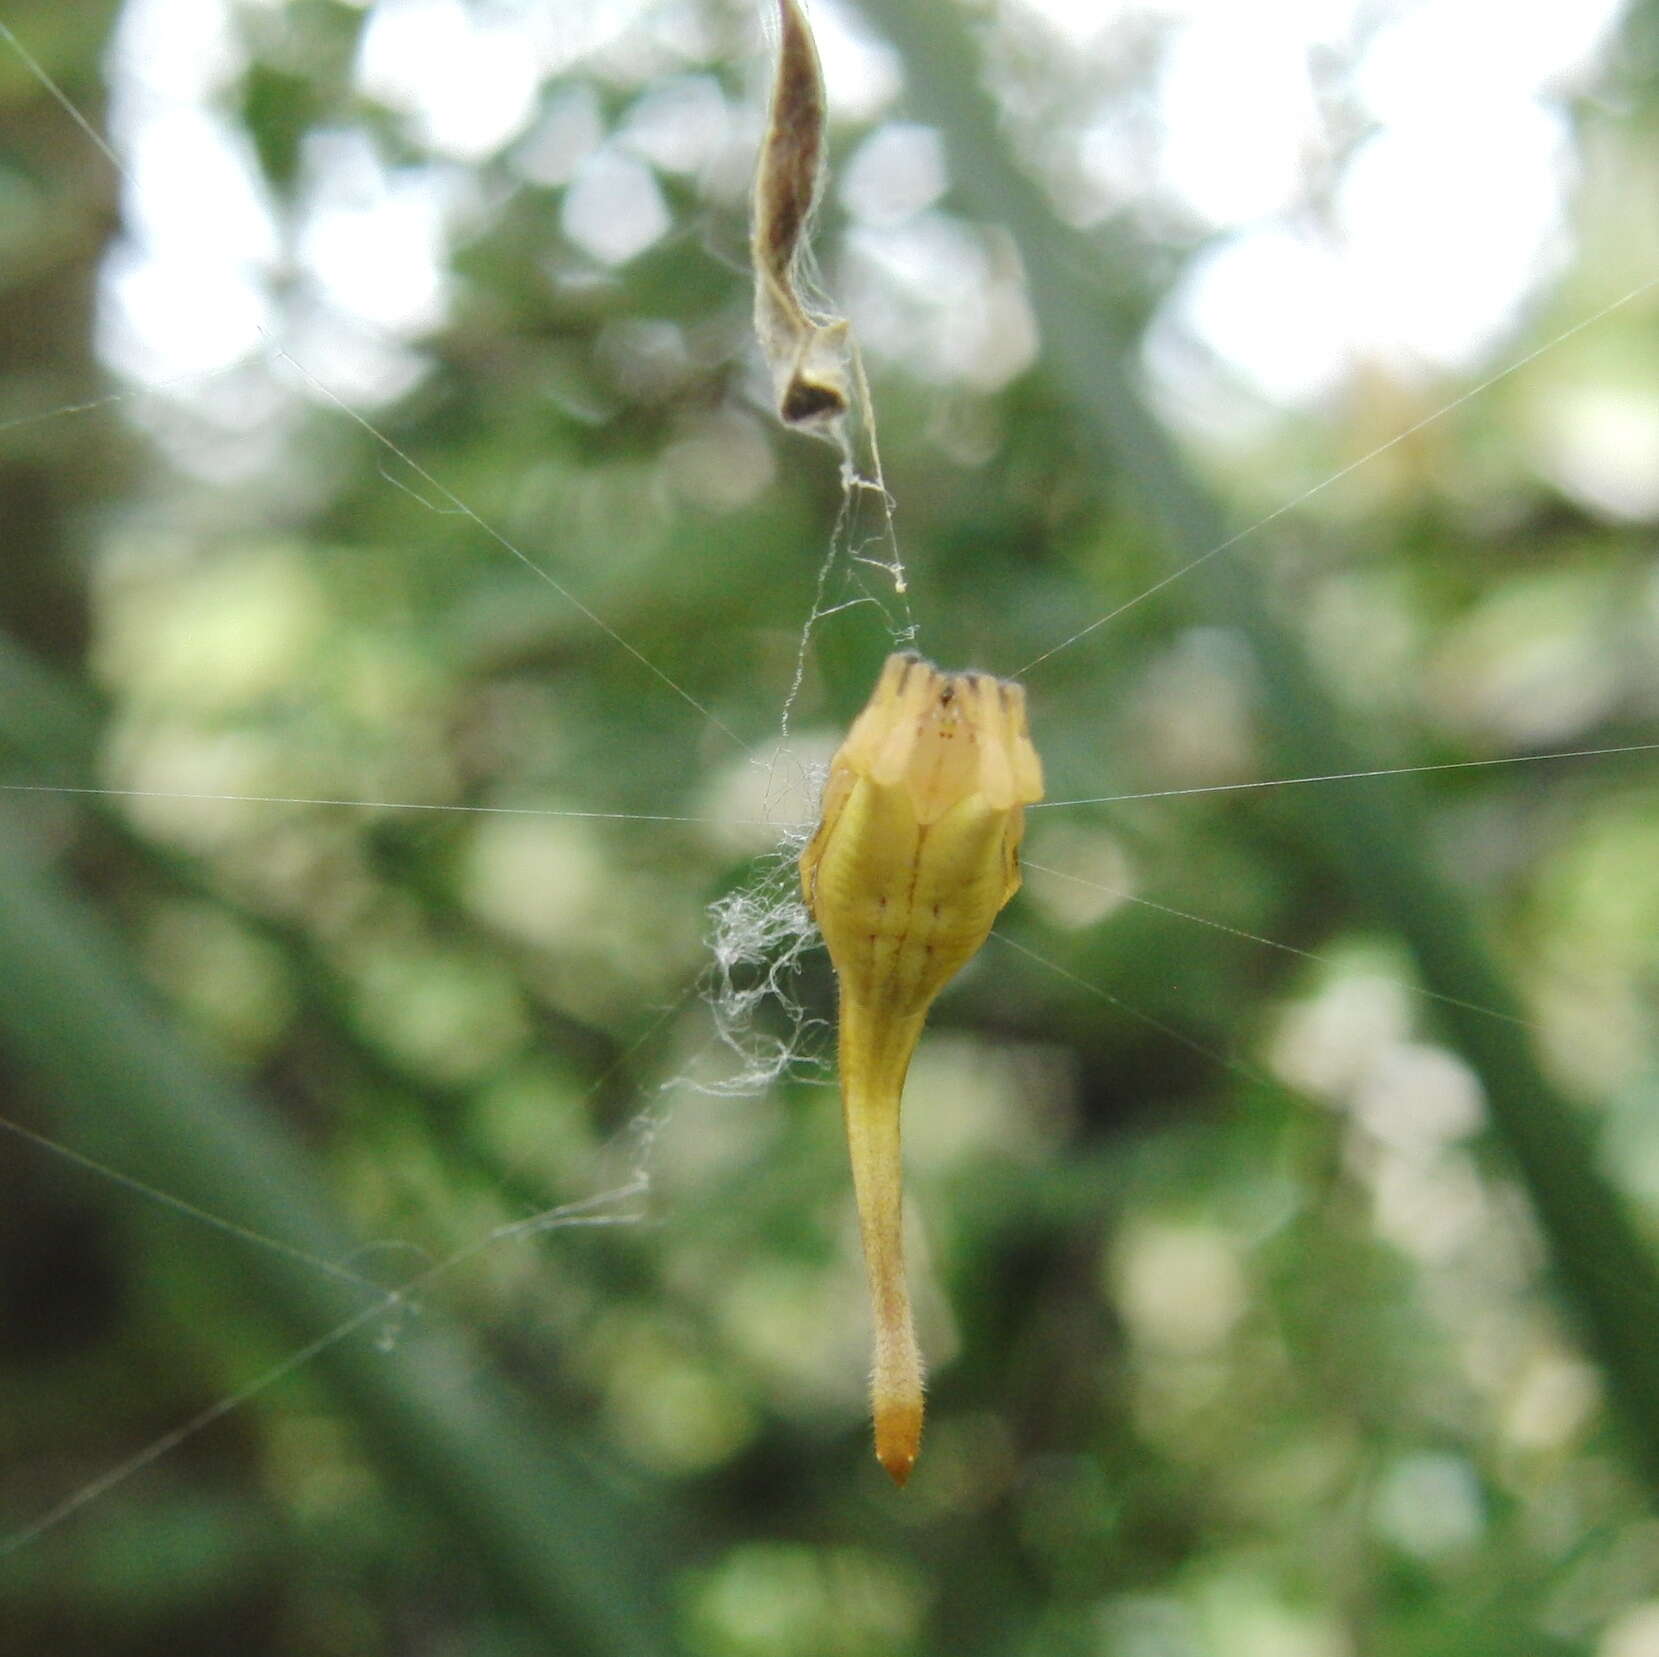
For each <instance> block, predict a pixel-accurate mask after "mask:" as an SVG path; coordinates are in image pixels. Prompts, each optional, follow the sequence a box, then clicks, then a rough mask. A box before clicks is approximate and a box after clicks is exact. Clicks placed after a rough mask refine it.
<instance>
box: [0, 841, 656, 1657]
mask: <svg viewBox="0 0 1659 1657" xmlns="http://www.w3.org/2000/svg"><path fill="white" fill-rule="evenodd" d="M3 838H4V841H5V844H6V846H7V851H6V855H5V856H4V857H0V1037H3V1039H4V1040H5V1042H6V1044H7V1046H8V1047H9V1048H10V1049H11V1050H12V1052H14V1053H15V1055H16V1056H17V1058H18V1059H19V1060H20V1061H22V1062H23V1063H25V1064H27V1065H28V1066H29V1067H30V1068H31V1069H32V1070H33V1071H34V1072H35V1073H36V1074H37V1075H38V1076H39V1077H40V1078H41V1080H42V1081H43V1082H44V1083H45V1084H46V1085H47V1086H48V1087H50V1088H51V1090H52V1093H53V1096H54V1105H55V1107H56V1109H57V1111H58V1115H59V1120H60V1123H61V1128H60V1131H61V1132H63V1133H64V1134H65V1135H66V1136H67V1137H68V1138H69V1139H70V1140H72V1142H73V1144H74V1146H75V1148H77V1149H79V1150H81V1151H84V1152H85V1153H87V1154H89V1155H92V1156H96V1157H100V1158H103V1159H106V1160H108V1161H109V1162H111V1163H112V1164H113V1165H115V1166H117V1167H119V1168H120V1169H121V1170H122V1172H123V1173H126V1174H130V1175H131V1176H133V1177H134V1178H136V1179H140V1180H144V1181H147V1182H151V1183H154V1184H155V1185H156V1186H158V1187H159V1188H161V1189H162V1190H164V1191H166V1192H168V1193H169V1194H171V1195H173V1196H176V1197H178V1198H181V1199H183V1200H184V1201H186V1202H189V1203H193V1204H196V1205H198V1206H200V1207H202V1208H206V1209H209V1210H212V1211H214V1212H216V1213H221V1214H225V1215H227V1216H230V1217H232V1218H234V1219H235V1220H236V1221H237V1223H238V1224H240V1225H243V1226H246V1227H248V1228H249V1229H250V1230H252V1231H255V1232H259V1233H262V1234H264V1235H266V1236H270V1237H274V1238H278V1239H280V1240H282V1241H284V1242H286V1243H288V1244H291V1245H293V1246H294V1247H295V1248H298V1249H302V1250H304V1251H305V1252H306V1253H307V1254H309V1255H312V1256H316V1257H321V1258H323V1259H328V1260H339V1261H345V1260H348V1259H349V1258H351V1256H352V1254H353V1252H354V1249H355V1247H356V1244H355V1242H354V1240H353V1239H352V1238H351V1237H350V1236H349V1234H348V1233H347V1231H346V1229H345V1228H344V1226H343V1225H342V1224H341V1223H340V1222H339V1220H338V1219H337V1218H336V1217H335V1216H334V1215H333V1214H332V1213H331V1212H330V1211H329V1208H328V1205H327V1203H326V1201H325V1199H324V1197H323V1195H322V1193H321V1192H320V1191H319V1190H318V1188H317V1186H316V1182H315V1181H314V1179H313V1178H312V1177H311V1175H310V1173H309V1171H308V1170H307V1168H306V1166H305V1163H304V1161H303V1159H302V1157H301V1154H300V1152H299V1151H298V1149H297V1148H296V1147H295V1146H294V1144H293V1143H292V1142H291V1141H290V1140H289V1139H288V1138H287V1136H286V1135H285V1134H283V1133H282V1132H280V1131H279V1130H278V1128H277V1127H276V1126H275V1125H274V1124H273V1123H272V1121H271V1120H270V1119H269V1117H268V1116H267V1115H265V1114H264V1113H262V1112H261V1111H260V1110H259V1109H258V1108H257V1107H256V1106H255V1105H254V1104H253V1102H252V1101H250V1100H249V1099H247V1098H246V1097H244V1096H243V1095H241V1094H240V1093H239V1092H238V1091H237V1090H236V1089H235V1088H234V1087H233V1086H232V1085H231V1084H230V1083H228V1082H227V1081H225V1080H224V1079H222V1078H220V1077H218V1076H216V1075H214V1074H213V1073H212V1072H211V1071H210V1070H209V1069H208V1067H207V1066H206V1065H205V1063H204V1062H203V1061H202V1060H201V1059H200V1058H198V1057H197V1055H196V1054H195V1053H194V1051H193V1050H192V1049H191V1048H190V1047H189V1046H188V1045H187V1044H186V1042H185V1041H184V1040H183V1039H181V1037H180V1036H179V1035H178V1033H177V1032H176V1031H174V1030H173V1029H172V1028H171V1027H170V1026H169V1025H168V1024H167V1023H166V1022H165V1021H164V1020H163V1018H162V1017H161V1016H160V1015H159V1014H158V1013H157V1012H156V1011H155V1010H154V1009H153V1007H152V1006H151V1005H150V1003H149V999H148V997H147V996H146V995H145V993H144V992H143V990H142V989H141V987H140V986H139V985H138V983H137V982H136V979H135V976H134V973H133V971H132V968H131V966H130V964H129V963H128V961H127V959H126V958H125V956H124V955H123V953H122V952H121V949H120V946H119V945H118V944H117V943H116V941H115V940H114V939H113V938H112V937H111V935H110V934H109V933H108V932H107V931H106V930H105V929H104V927H103V926H102V924H101V923H100V922H99V920H98V919H97V917H96V916H95V915H94V914H93V912H92V911H91V910H90V909H89V908H88V907H87V906H86V905H85V904H84V903H83V902H82V901H80V900H79V899H77V898H76V897H75V896H73V895H72V894H71V893H69V892H68V891H66V890H65V889H63V888H62V887H61V886H60V885H59V884H58V883H57V882H56V881H55V880H54V879H53V878H52V877H51V875H50V874H49V873H48V871H47V870H46V869H45V868H44V867H42V866H40V865H39V864H38V863H37V862H36V861H35V860H34V859H33V858H32V857H31V856H29V855H28V854H27V853H26V852H25V850H24V847H25V845H26V834H25V832H24V831H23V830H22V828H21V827H20V824H19V823H18V821H17V820H16V819H13V820H11V821H8V822H7V823H6V825H5V829H4V831H3ZM200 1236H201V1239H202V1242H203V1245H204V1247H205V1248H206V1249H207V1250H208V1251H209V1259H208V1261H207V1265H208V1266H209V1267H210V1268H213V1269H217V1270H219V1271H221V1272H222V1271H223V1270H224V1255H225V1252H226V1249H227V1247H230V1246H232V1245H227V1243H226V1242H225V1240H224V1239H223V1237H222V1236H219V1235H217V1234H209V1233H207V1232H205V1231H203V1232H201V1233H200ZM235 1278H236V1282H237V1284H238V1287H239V1288H241V1289H243V1290H244V1291H245V1289H246V1287H247V1286H248V1285H250V1284H251V1285H253V1286H254V1287H255V1288H256V1290H257V1292H258V1294H259V1296H260V1299H261V1302H262V1304H264V1305H265V1306H267V1307H268V1308H269V1309H270V1312H271V1316H272V1318H273V1321H274V1322H276V1323H277V1324H279V1325H280V1326H281V1327H282V1328H283V1330H284V1332H285V1335H286V1338H287V1339H289V1340H291V1341H292V1342H293V1343H294V1344H295V1346H296V1347H297V1346H299V1345H301V1344H302V1343H306V1342H311V1341H316V1340H317V1339H318V1338H319V1335H320V1334H322V1333H326V1332H327V1331H330V1330H333V1329H335V1328H337V1327H338V1326H339V1325H341V1324H344V1323H345V1322H346V1321H347V1320H349V1319H352V1318H357V1317H360V1316H361V1315H362V1314H363V1313H364V1311H365V1308H366V1305H367V1306H372V1305H373V1304H375V1303H374V1302H372V1301H370V1302H367V1303H366V1302H365V1300H364V1298H363V1295H362V1292H361V1291H360V1290H358V1289H356V1288H354V1287H353V1286H352V1285H349V1284H344V1283H341V1282H340V1281H339V1280H337V1279H335V1278H332V1277H329V1276H327V1275H325V1274H324V1273H322V1272H321V1271H319V1270H317V1269H316V1268H314V1267H312V1266H310V1265H307V1264H304V1263H301V1262H296V1261H294V1260H292V1259H290V1258H286V1257H284V1256H283V1255H281V1254H278V1253H276V1252H275V1251H273V1250H267V1249H262V1248H252V1249H249V1250H248V1251H247V1253H246V1254H245V1255H243V1256H241V1257H239V1259H238V1261H237V1264H236V1268H235ZM316 1362H317V1364H318V1365H319V1367H321V1368H323V1369H324V1370H326V1371H327V1373H328V1375H329V1376H330V1378H331V1380H332V1381H333V1383H334V1385H335V1387H336V1388H337V1389H338V1390H339V1392H340V1394H341V1395H342V1396H343V1397H344V1398H345V1399H346V1400H347V1402H348V1403H349V1405H350V1407H351V1408H352V1410H353V1411H354V1413H355V1416H356V1419H357V1420H358V1422H359V1423H360V1424H361V1426H362V1427H363V1429H364V1431H365V1433H366V1434H367V1435H368V1436H369V1438H370V1439H371V1440H372V1441H373V1442H374V1443H375V1446H376V1448H377V1450H378V1451H379V1453H380V1456H381V1459H382V1462H383V1465H384V1466H385V1467H386V1469H387V1471H388V1473H389V1474H391V1475H393V1476H396V1477H399V1478H401V1479H402V1480H403V1481H404V1482H405V1484H406V1485H407V1486H408V1487H409V1488H411V1489H412V1490H416V1491H418V1492H419V1493H420V1495H421V1496H422V1498H423V1499H424V1501H425V1503H426V1504H427V1506H428V1507H429V1508H430V1509H431V1510H432V1512H433V1513H434V1514H435V1515H437V1516H440V1517H441V1518H442V1519H443V1520H445V1521H447V1523H448V1524H449V1526H450V1527H451V1528H452V1530H453V1532H454V1535H455V1537H456V1539H457V1543H458V1544H459V1545H460V1546H461V1547H462V1548H464V1550H465V1552H466V1554H467V1556H468V1557H469V1558H470V1559H472V1560H474V1561H475V1562H476V1564H477V1565H478V1567H479V1568H480V1569H481V1570H483V1571H485V1572H486V1573H488V1574H490V1575H491V1576H493V1577H494V1579H495V1580H496V1582H497V1583H498V1584H499V1586H500V1587H501V1589H502V1591H503V1594H504V1596H505V1597H507V1598H509V1599H510V1600H511V1601H513V1602H515V1603H516V1604H517V1605H518V1606H519V1607H520V1609H521V1610H522V1612H523V1613H524V1614H526V1615H527V1616H529V1617H530V1618H531V1619H532V1620H533V1621H534V1622H535V1623H536V1625H537V1626H538V1627H539V1628H540V1629H541V1630H543V1631H544V1633H545V1634H546V1635H547V1636H548V1637H549V1638H550V1639H553V1640H554V1641H556V1642H557V1645H558V1649H560V1650H569V1651H573V1652H574V1651H583V1652H589V1651H591V1652H596V1653H642V1654H643V1653H650V1652H658V1651H665V1650H667V1649H668V1641H667V1634H666V1628H667V1613H666V1610H665V1608H664V1606H663V1604H662V1601H661V1598H660V1593H659V1585H660V1583H661V1581H662V1575H663V1573H662V1570H661V1556H660V1554H659V1553H658V1551H657V1549H656V1548H655V1547H653V1545H652V1542H651V1540H650V1537H649V1533H648V1531H647V1530H646V1529H645V1528H644V1526H643V1520H644V1515H643V1514H642V1513H641V1512H638V1511H635V1510H634V1509H633V1507H632V1505H631V1504H626V1503H625V1502H624V1501H623V1500H622V1499H621V1498H620V1497H619V1495H618V1494H617V1492H616V1491H614V1490H613V1489H611V1488H609V1487H608V1486H607V1485H605V1484H604V1483H602V1482H601V1481H600V1479H599V1478H598V1477H597V1476H596V1475H595V1473H594V1472H593V1471H591V1470H590V1469H589V1468H588V1467H587V1466H586V1465H585V1464H584V1463H583V1462H582V1461H581V1459H580V1455H579V1451H578V1449H577V1447H576V1446H575V1445H573V1444H562V1443H554V1442H552V1441H550V1440H549V1439H548V1437H547V1432H546V1425H545V1423H542V1424H540V1426H539V1429H538V1428H537V1427H532V1425H531V1424H530V1423H529V1422H528V1421H527V1420H526V1419H524V1418H523V1417H522V1416H521V1414H520V1413H519V1412H518V1410H517V1409H516V1407H515V1406H513V1405H512V1403H511V1402H510V1401H509V1399H508V1398H507V1397H506V1396H505V1395H504V1394H503V1393H501V1392H500V1391H499V1390H497V1389H495V1388H492V1386H491V1385H490V1383H489V1380H488V1370H487V1366H486V1365H485V1363H484V1361H483V1360H482V1359H481V1358H480V1356H479V1355H478V1354H476V1353H475V1352H473V1351H472V1350H471V1349H470V1348H469V1347H468V1345H467V1344H466V1343H465V1342H464V1340H463V1339H462V1338H461V1336H460V1335H459V1334H457V1333H456V1332H454V1331H451V1330H447V1329H445V1328H444V1327H443V1325H442V1322H441V1319H440V1318H439V1317H438V1316H437V1314H435V1313H434V1312H433V1311H432V1310H431V1309H430V1308H425V1307H423V1309H422V1314H421V1316H420V1318H419V1320H418V1321H417V1323H416V1325H415V1326H414V1327H413V1328H412V1329H411V1330H410V1332H409V1334H408V1335H407V1337H406V1338H405V1339H403V1340H401V1341H400V1342H399V1345H398V1347H397V1350H396V1352H395V1353H393V1354H390V1355H388V1354H386V1353H384V1352H382V1351H380V1350H379V1349H378V1348H377V1347H376V1346H375V1344H374V1342H373V1340H372V1339H370V1338H368V1337H367V1332H366V1331H361V1332H359V1333H358V1334H356V1335H354V1336H352V1337H350V1338H347V1339H344V1340H341V1341H340V1342H338V1343H337V1344H334V1345H331V1346H328V1347H327V1348H326V1349H325V1350H323V1351H322V1352H321V1354H320V1355H319V1356H318V1358H317V1360H316Z"/></svg>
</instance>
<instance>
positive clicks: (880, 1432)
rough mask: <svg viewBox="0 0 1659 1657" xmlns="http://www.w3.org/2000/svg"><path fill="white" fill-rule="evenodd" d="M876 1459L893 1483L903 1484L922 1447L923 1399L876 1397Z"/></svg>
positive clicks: (918, 1397)
mask: <svg viewBox="0 0 1659 1657" xmlns="http://www.w3.org/2000/svg"><path fill="white" fill-rule="evenodd" d="M875 1418H876V1460H877V1461H879V1462H880V1463H881V1465H882V1466H883V1467H885V1468H886V1469H887V1476H888V1478H890V1479H891V1480H892V1481H893V1483H894V1484H896V1485H899V1486H901V1487H902V1486H903V1484H904V1483H905V1481H906V1480H907V1479H908V1478H909V1477H910V1470H911V1468H913V1467H914V1466H915V1465H916V1457H917V1455H918V1453H919V1452H920V1450H921V1447H922V1400H921V1398H920V1396H917V1397H916V1398H913V1399H891V1400H879V1399H878V1400H877V1402H876V1408H875Z"/></svg>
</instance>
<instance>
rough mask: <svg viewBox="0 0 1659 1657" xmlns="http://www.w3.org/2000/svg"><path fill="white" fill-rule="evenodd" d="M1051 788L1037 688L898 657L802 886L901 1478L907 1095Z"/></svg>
mask: <svg viewBox="0 0 1659 1657" xmlns="http://www.w3.org/2000/svg"><path fill="white" fill-rule="evenodd" d="M1042 795H1043V776H1042V766H1041V764H1040V762H1039V761H1038V758H1037V754H1036V750H1035V749H1034V748H1033V747H1032V746H1031V737H1030V734H1029V731H1028V729H1027V726H1026V716H1025V692H1024V691H1023V690H1022V689H1021V688H1020V686H1018V685H1016V684H1012V683H1010V682H1008V681H1007V680H1003V679H993V678H991V677H990V676H989V675H988V674H983V673H941V672H940V671H939V670H938V669H937V668H935V667H933V666H932V665H931V664H930V663H928V662H924V661H923V660H922V659H921V658H920V657H919V656H916V655H912V654H904V655H895V656H889V657H888V658H887V663H886V666H885V667H884V668H883V669H882V674H881V679H880V680H879V682H878V683H877V685H876V689H875V693H874V695H872V696H871V698H870V701H869V704H868V705H867V706H866V707H865V709H864V711H863V712H862V713H861V714H860V715H859V716H858V718H857V719H856V720H855V721H854V722H853V726H852V729H851V730H850V731H848V733H847V739H846V741H845V742H843V743H842V744H841V747H840V749H839V750H838V752H837V753H836V756H835V758H834V760H833V761H832V762H831V764H830V774H829V781H828V783H827V784H826V786H825V789H824V806H823V817H822V820H821V822H820V823H819V825H818V829H817V832H816V833H815V834H814V835H813V837H812V839H811V841H810V842H809V843H808V845H807V847H806V849H805V851H803V852H802V853H801V888H802V891H803V892H804V893H805V895H806V902H807V907H808V908H809V909H811V911H812V914H813V918H814V919H815V920H816V921H817V923H818V926H819V929H820V930H821V931H822V932H823V934H824V942H825V943H826V944H827V945H828V946H829V953H830V960H831V962H832V963H833V964H834V967H835V973H836V978H837V981H838V983H839V985H840V992H841V1001H840V1038H839V1059H840V1069H841V1103H842V1112H843V1115H844V1117H845V1120H846V1127H847V1147H848V1150H849V1152H850V1153H851V1156H852V1166H853V1187H854V1190H855V1192H856V1195H857V1199H858V1222H859V1232H860V1235H861V1237H862V1239H863V1243H864V1260H865V1267H866V1270H867V1272H868V1274H869V1281H870V1299H871V1302H872V1307H873V1310H874V1314H875V1366H874V1373H873V1376H872V1380H871V1407H872V1411H873V1413H874V1416H875V1435H876V1457H877V1459H878V1460H879V1461H880V1462H881V1464H882V1466H883V1467H885V1468H886V1469H887V1471H888V1473H889V1474H891V1475H892V1478H893V1480H894V1482H895V1483H898V1484H903V1483H904V1482H905V1480H906V1479H907V1478H908V1477H909V1476H910V1469H911V1467H912V1466H913V1465H914V1464H915V1460H916V1452H917V1449H918V1447H919V1445H920V1442H921V1435H922V1361H921V1354H920V1352H919V1350H918V1349H917V1345H916V1332H915V1329H914V1327H913V1325H912V1323H911V1317H910V1296H909V1291H908V1289H907V1287H906V1284H905V1275H904V1248H903V1236H902V1208H903V1204H902V1195H901V1171H900V1154H899V1100H900V1096H901V1094H902V1093H903V1091H904V1078H905V1072H906V1071H907V1070H908V1069H909V1068H910V1056H911V1054H912V1053H913V1052H914V1051H915V1048H916V1042H917V1040H918V1038H919V1037H920V1035H921V1033H922V1025H923V1023H924V1021H925V1020H926V1018H927V1012H928V1008H929V1007H930V1006H931V1005H932V1003H933V998H934V997H935V996H936V995H938V993H939V991H940V990H942V989H943V988H944V987H945V985H946V984H947V983H948V982H949V981H950V979H951V978H952V977H954V976H955V974H956V973H957V971H958V970H959V969H960V968H961V967H962V966H964V965H965V964H966V963H967V961H968V960H969V959H970V958H971V957H972V956H973V955H974V954H975V953H976V952H977V951H978V949H979V947H980V945H981V944H983V943H984V942H985V939H986V936H987V935H988V934H989V932H990V930H991V927H992V924H993V923H994V922H995V920H996V917H997V914H998V912H999V911H1000V910H1001V909H1002V906H1003V905H1004V904H1005V903H1007V901H1008V900H1009V898H1011V897H1012V896H1013V895H1014V893H1015V892H1016V891H1017V890H1018V889H1019V884H1020V864H1019V849H1020V838H1021V836H1022V834H1023V833H1024V827H1025V809H1024V808H1025V807H1026V806H1028V805H1031V804H1033V803H1034V802H1035V801H1037V800H1040V799H1041V798H1042Z"/></svg>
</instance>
